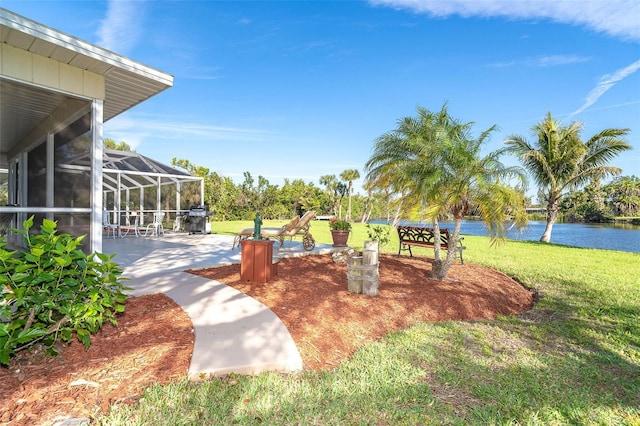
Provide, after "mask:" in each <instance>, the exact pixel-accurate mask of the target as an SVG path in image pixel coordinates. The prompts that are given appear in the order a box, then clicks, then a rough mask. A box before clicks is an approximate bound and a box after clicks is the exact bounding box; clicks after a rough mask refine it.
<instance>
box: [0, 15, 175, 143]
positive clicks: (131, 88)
mask: <svg viewBox="0 0 640 426" xmlns="http://www.w3.org/2000/svg"><path fill="white" fill-rule="evenodd" d="M0 43H4V44H8V45H10V46H13V47H16V48H19V49H22V50H25V51H27V52H31V53H33V54H37V55H40V56H44V57H47V58H50V59H53V60H55V61H58V62H61V63H63V64H68V65H71V66H73V67H76V68H80V69H83V70H87V71H90V72H93V73H96V74H100V75H103V76H104V78H105V84H106V87H105V96H106V99H105V101H104V121H107V120H109V119H111V118H113V117H115V116H116V115H118V114H120V113H122V112H124V111H126V110H128V109H130V108H132V107H133V106H135V105H137V104H139V103H141V102H143V101H145V100H147V99H149V98H150V97H152V96H154V95H156V94H158V93H160V92H162V91H163V90H165V89H167V88H169V87H171V86H172V85H173V76H172V75H170V74H167V73H164V72H162V71H159V70H157V69H154V68H151V67H148V66H146V65H143V64H141V63H139V62H136V61H134V60H132V59H129V58H126V57H124V56H121V55H118V54H117V53H114V52H111V51H109V50H107V49H103V48H101V47H98V46H95V45H93V44H90V43H87V42H85V41H83V40H80V39H78V38H75V37H72V36H70V35H67V34H64V33H62V32H60V31H57V30H54V29H52V28H49V27H46V26H44V25H42V24H39V23H37V22H35V21H32V20H30V19H27V18H25V17H23V16H20V15H17V14H14V13H13V12H10V11H8V10H6V9H2V8H0ZM3 87H5V85H3V84H0V111H2V115H3V116H4V115H6V114H14V116H13V117H11V121H8V117H3V122H5V119H7V121H8V122H13V123H15V122H18V121H21V119H22V118H23V117H21V116H19V115H15V114H19V112H11V111H19V110H20V109H21V108H14V107H15V106H16V105H15V104H13V105H11V104H8V103H7V104H5V102H8V99H10V98H11V101H12V102H14V101H15V100H16V99H15V98H14V97H12V96H10V94H8V93H3ZM7 87H8V85H7ZM3 104H4V105H3ZM2 127H3V129H2V132H4V131H5V129H4V126H2ZM4 136H8V135H4V134H0V138H4Z"/></svg>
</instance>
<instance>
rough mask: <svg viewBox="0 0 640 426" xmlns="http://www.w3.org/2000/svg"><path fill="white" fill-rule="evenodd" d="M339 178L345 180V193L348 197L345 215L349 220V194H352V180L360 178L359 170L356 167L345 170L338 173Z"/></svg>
mask: <svg viewBox="0 0 640 426" xmlns="http://www.w3.org/2000/svg"><path fill="white" fill-rule="evenodd" d="M340 179H342V180H343V181H345V182H347V195H348V197H349V202H348V205H347V216H346V218H345V219H346V220H347V221H349V220H351V196H352V195H353V181H354V180H356V179H360V172H359V171H358V170H356V169H349V170H345V171H344V172H342V173H340Z"/></svg>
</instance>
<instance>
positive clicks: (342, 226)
mask: <svg viewBox="0 0 640 426" xmlns="http://www.w3.org/2000/svg"><path fill="white" fill-rule="evenodd" d="M329 228H330V229H331V237H332V238H333V246H334V247H346V246H347V240H348V239H349V232H351V224H350V223H349V222H347V221H346V220H342V219H337V218H335V217H332V218H331V219H330V220H329Z"/></svg>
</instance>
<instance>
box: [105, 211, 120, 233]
mask: <svg viewBox="0 0 640 426" xmlns="http://www.w3.org/2000/svg"><path fill="white" fill-rule="evenodd" d="M102 229H103V230H105V231H107V238H109V232H111V235H113V238H114V239H115V238H116V232H117V231H118V225H116V224H115V223H111V212H108V211H106V210H105V211H103V212H102Z"/></svg>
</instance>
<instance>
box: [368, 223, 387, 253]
mask: <svg viewBox="0 0 640 426" xmlns="http://www.w3.org/2000/svg"><path fill="white" fill-rule="evenodd" d="M367 235H368V236H369V239H370V240H372V241H377V242H378V244H379V245H380V248H382V247H383V246H385V245H387V244H388V243H389V241H391V227H390V226H389V225H384V226H383V225H371V224H370V223H367Z"/></svg>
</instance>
